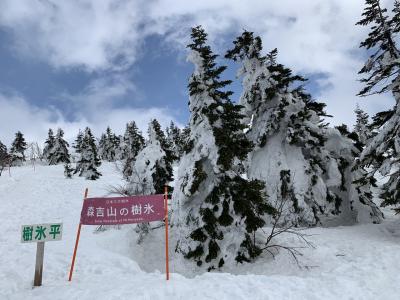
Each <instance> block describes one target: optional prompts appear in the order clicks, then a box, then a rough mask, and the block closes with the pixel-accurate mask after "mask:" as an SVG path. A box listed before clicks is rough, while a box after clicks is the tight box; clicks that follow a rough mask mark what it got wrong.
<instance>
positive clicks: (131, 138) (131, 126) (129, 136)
mask: <svg viewBox="0 0 400 300" xmlns="http://www.w3.org/2000/svg"><path fill="white" fill-rule="evenodd" d="M143 145H144V138H143V136H142V133H141V132H140V131H139V129H138V128H137V126H136V123H135V121H132V122H130V123H128V124H127V125H126V130H125V134H124V138H123V143H121V146H122V147H121V154H120V155H121V158H122V159H124V166H123V175H124V177H125V178H128V177H129V176H131V175H132V165H133V163H134V161H135V158H136V156H137V154H138V153H139V151H140V150H141V149H142V148H143Z"/></svg>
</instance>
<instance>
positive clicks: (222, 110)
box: [173, 26, 274, 271]
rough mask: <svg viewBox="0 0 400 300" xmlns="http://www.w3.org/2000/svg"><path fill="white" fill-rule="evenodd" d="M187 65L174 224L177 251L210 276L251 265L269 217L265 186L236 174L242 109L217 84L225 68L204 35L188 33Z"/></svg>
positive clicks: (245, 146)
mask: <svg viewBox="0 0 400 300" xmlns="http://www.w3.org/2000/svg"><path fill="white" fill-rule="evenodd" d="M191 37H192V43H191V44H189V45H188V48H190V50H191V52H190V54H189V57H188V59H189V60H190V61H191V62H193V64H194V66H195V70H194V73H193V74H192V76H191V78H190V80H189V92H190V100H189V109H190V113H191V116H190V137H189V138H190V142H189V143H188V147H186V151H185V154H184V155H183V157H182V159H181V164H180V166H179V171H178V178H177V182H176V185H175V189H174V195H173V199H174V201H173V203H174V213H173V224H174V225H175V226H177V227H178V229H177V230H178V231H179V240H178V244H177V251H179V252H181V253H182V254H183V255H184V257H185V258H187V259H192V260H194V261H195V262H196V263H197V265H198V266H202V267H205V268H206V269H207V270H208V271H210V270H213V269H217V268H221V267H222V266H223V265H224V264H227V265H232V264H234V263H235V262H244V261H250V260H252V259H254V258H255V257H257V256H258V255H259V254H260V253H261V249H260V247H259V246H260V245H259V243H258V241H257V240H256V239H255V235H254V233H255V232H256V231H257V230H258V229H259V228H260V227H262V226H263V225H264V224H265V223H264V221H263V215H264V214H267V213H273V211H274V210H273V209H272V207H270V206H269V205H268V204H267V203H266V201H265V195H263V193H262V189H263V188H264V185H263V183H262V182H260V181H257V180H254V181H248V180H247V179H245V178H243V177H242V176H241V174H240V173H239V172H238V171H237V168H236V164H237V162H240V161H243V160H244V159H245V158H246V156H247V153H248V152H249V151H250V150H251V148H252V143H251V142H249V141H248V140H247V139H246V137H245V136H244V134H243V128H244V127H243V126H242V125H241V122H240V119H241V117H242V115H241V114H240V112H239V111H240V107H239V106H236V105H234V104H233V103H232V102H231V101H230V99H229V97H230V95H231V94H232V92H230V91H224V88H225V87H226V86H227V85H228V84H229V83H230V81H228V80H226V81H225V80H221V79H220V76H221V74H222V72H223V71H224V70H225V68H226V67H225V66H217V65H216V62H215V60H216V57H217V55H215V54H213V53H212V51H211V49H210V47H209V46H208V45H207V44H206V41H207V34H206V33H205V32H204V30H203V29H202V28H201V27H200V26H199V27H195V28H193V29H192V34H191Z"/></svg>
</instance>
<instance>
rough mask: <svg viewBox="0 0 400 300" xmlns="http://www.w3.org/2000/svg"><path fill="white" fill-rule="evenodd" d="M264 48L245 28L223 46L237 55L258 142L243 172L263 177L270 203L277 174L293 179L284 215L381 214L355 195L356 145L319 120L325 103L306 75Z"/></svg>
mask: <svg viewBox="0 0 400 300" xmlns="http://www.w3.org/2000/svg"><path fill="white" fill-rule="evenodd" d="M261 50H262V42H261V39H260V38H259V37H254V36H253V33H252V32H248V31H245V32H244V33H243V34H242V35H241V36H239V37H238V38H237V39H236V40H235V41H234V48H233V49H232V50H229V51H228V52H227V54H226V57H227V58H231V59H233V60H235V61H240V62H241V63H242V66H241V69H240V70H239V75H242V76H243V94H242V96H241V98H240V104H241V105H243V107H244V108H245V109H244V113H245V115H246V117H245V119H244V120H243V122H244V123H245V124H248V131H247V136H248V137H249V139H250V140H251V141H253V143H254V144H255V145H256V147H255V148H254V150H253V151H252V153H251V155H250V159H249V167H248V177H249V178H250V179H253V178H256V179H259V180H263V181H265V182H266V188H267V193H268V195H269V201H270V203H271V204H274V203H276V202H277V201H279V194H280V187H281V186H283V182H282V181H285V185H286V186H289V185H290V186H291V188H292V189H293V197H292V198H291V201H288V202H286V204H285V205H286V206H287V207H286V208H285V216H284V217H283V218H282V221H283V222H285V223H292V224H296V225H297V224H303V225H316V224H321V223H322V224H324V225H329V224H335V223H336V224H344V223H350V222H356V221H367V220H368V221H369V220H370V219H372V221H374V222H379V220H380V219H379V218H380V212H379V210H377V209H376V206H375V205H374V204H373V203H372V202H366V203H365V205H359V204H360V201H361V199H360V195H359V193H358V192H357V187H356V186H355V185H353V184H352V181H353V180H354V178H353V173H352V172H351V168H352V164H353V161H354V158H355V157H354V153H355V152H356V151H357V149H356V148H355V147H354V145H353V143H352V142H351V141H350V140H349V139H347V138H345V137H344V136H342V135H341V134H340V132H339V131H338V130H336V129H333V128H328V127H327V125H326V124H324V122H323V117H326V116H327V115H326V113H325V112H324V107H325V104H323V103H318V102H315V101H313V100H312V99H311V96H310V95H309V94H307V93H306V92H305V91H304V89H303V87H302V85H301V83H302V82H304V81H305V79H304V78H303V77H301V76H298V75H293V74H292V71H291V70H290V69H289V68H287V67H285V66H283V65H282V64H278V63H277V50H276V49H274V50H273V51H271V52H270V53H268V54H267V55H266V56H263V55H262V54H261ZM364 212H367V214H368V218H367V220H366V218H365V216H366V214H365V213H364ZM369 214H370V215H371V216H370V217H369Z"/></svg>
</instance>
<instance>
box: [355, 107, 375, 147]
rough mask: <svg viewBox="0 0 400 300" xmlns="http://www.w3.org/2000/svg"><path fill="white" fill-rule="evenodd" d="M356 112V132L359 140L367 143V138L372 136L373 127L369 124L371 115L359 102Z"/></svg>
mask: <svg viewBox="0 0 400 300" xmlns="http://www.w3.org/2000/svg"><path fill="white" fill-rule="evenodd" d="M354 112H355V114H356V124H355V125H354V132H355V133H356V134H357V135H358V139H359V141H360V142H361V143H363V144H364V145H365V143H366V142H367V140H368V139H369V138H370V137H371V129H370V128H369V126H368V125H369V124H368V123H369V122H368V119H369V116H368V114H367V113H366V112H364V111H363V110H362V109H361V108H360V106H359V105H358V104H357V107H356V109H355V110H354Z"/></svg>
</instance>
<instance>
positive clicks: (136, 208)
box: [81, 195, 165, 225]
mask: <svg viewBox="0 0 400 300" xmlns="http://www.w3.org/2000/svg"><path fill="white" fill-rule="evenodd" d="M164 217H165V211H164V195H149V196H131V197H111V198H86V199H85V200H84V202H83V207H82V212H81V224H83V225H116V224H132V223H143V222H152V221H160V220H163V219H164Z"/></svg>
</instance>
